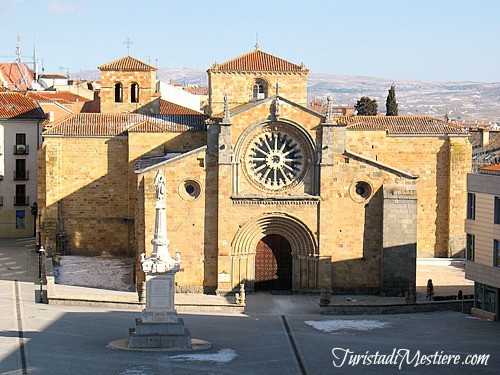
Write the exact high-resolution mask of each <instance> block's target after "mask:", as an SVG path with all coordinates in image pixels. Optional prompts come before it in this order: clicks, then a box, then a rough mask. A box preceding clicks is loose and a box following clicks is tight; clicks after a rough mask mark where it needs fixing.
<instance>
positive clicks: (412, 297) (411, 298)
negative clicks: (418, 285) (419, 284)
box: [405, 283, 417, 303]
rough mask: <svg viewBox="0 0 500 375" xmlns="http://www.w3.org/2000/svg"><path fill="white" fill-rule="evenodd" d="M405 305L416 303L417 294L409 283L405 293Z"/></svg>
mask: <svg viewBox="0 0 500 375" xmlns="http://www.w3.org/2000/svg"><path fill="white" fill-rule="evenodd" d="M405 297H406V303H417V292H416V291H415V285H413V283H410V287H409V289H408V291H407V292H406V293H405Z"/></svg>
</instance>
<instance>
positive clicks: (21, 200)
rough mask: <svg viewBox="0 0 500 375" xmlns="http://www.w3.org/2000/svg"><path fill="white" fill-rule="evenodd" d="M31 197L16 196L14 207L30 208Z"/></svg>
mask: <svg viewBox="0 0 500 375" xmlns="http://www.w3.org/2000/svg"><path fill="white" fill-rule="evenodd" d="M29 205H30V197H27V196H25V195H15V196H14V206H29Z"/></svg>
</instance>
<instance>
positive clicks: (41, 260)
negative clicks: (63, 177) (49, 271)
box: [37, 210, 45, 303]
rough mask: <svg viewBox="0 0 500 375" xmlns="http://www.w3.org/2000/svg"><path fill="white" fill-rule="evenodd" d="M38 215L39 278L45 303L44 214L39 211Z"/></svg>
mask: <svg viewBox="0 0 500 375" xmlns="http://www.w3.org/2000/svg"><path fill="white" fill-rule="evenodd" d="M37 215H38V230H37V232H38V250H37V252H38V277H39V278H40V303H43V302H44V300H43V279H44V276H45V275H44V274H45V272H44V270H45V267H44V266H45V249H44V248H43V246H42V212H41V211H39V210H37Z"/></svg>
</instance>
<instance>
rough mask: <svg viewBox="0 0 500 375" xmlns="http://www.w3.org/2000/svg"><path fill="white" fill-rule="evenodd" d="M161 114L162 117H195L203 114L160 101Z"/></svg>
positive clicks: (166, 101)
mask: <svg viewBox="0 0 500 375" xmlns="http://www.w3.org/2000/svg"><path fill="white" fill-rule="evenodd" d="M160 114H162V115H194V116H200V115H203V113H201V112H198V111H195V110H193V109H191V108H186V107H183V106H181V105H179V104H175V103H172V102H169V101H168V100H163V99H160Z"/></svg>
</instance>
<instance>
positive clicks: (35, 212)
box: [31, 202, 41, 245]
mask: <svg viewBox="0 0 500 375" xmlns="http://www.w3.org/2000/svg"><path fill="white" fill-rule="evenodd" d="M38 213H39V211H38V203H36V202H34V203H33V205H32V206H31V214H32V215H33V237H36V215H38ZM40 245H41V244H40Z"/></svg>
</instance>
